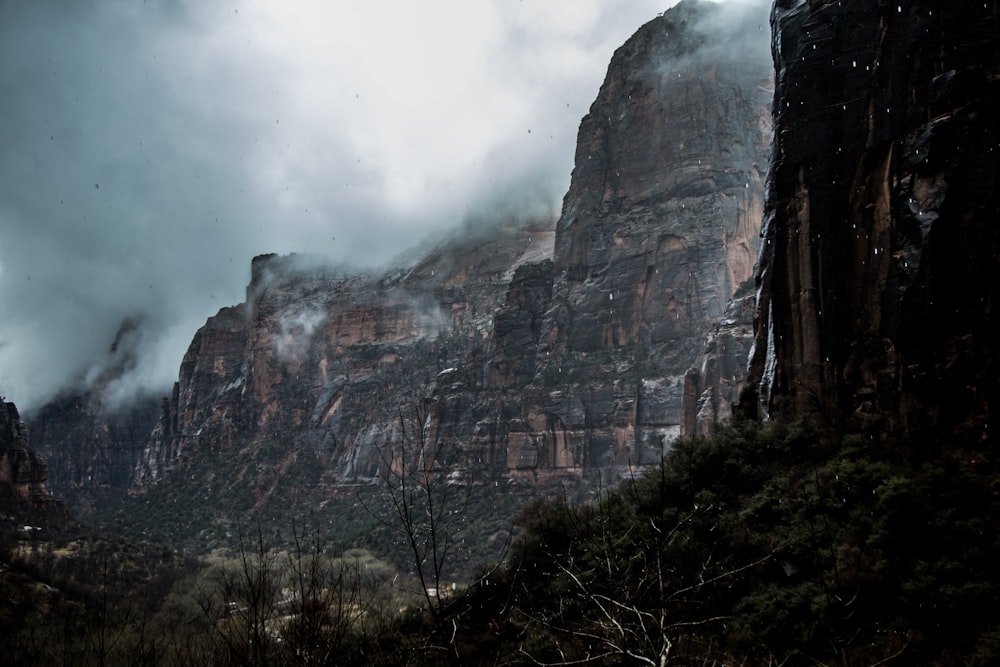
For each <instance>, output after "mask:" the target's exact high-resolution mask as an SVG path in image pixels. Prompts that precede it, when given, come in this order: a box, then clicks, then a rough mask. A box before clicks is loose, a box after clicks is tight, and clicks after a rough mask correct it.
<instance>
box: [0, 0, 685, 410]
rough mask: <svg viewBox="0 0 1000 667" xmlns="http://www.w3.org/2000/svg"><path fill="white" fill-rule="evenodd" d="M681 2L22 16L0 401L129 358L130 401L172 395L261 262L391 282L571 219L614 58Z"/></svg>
mask: <svg viewBox="0 0 1000 667" xmlns="http://www.w3.org/2000/svg"><path fill="white" fill-rule="evenodd" d="M672 4H675V3H674V2H673V1H671V2H666V3H664V2H662V1H660V2H653V1H647V0H613V1H608V0H603V1H602V0H573V1H570V0H522V1H520V2H513V1H511V0H506V1H505V0H489V1H486V0H484V1H483V2H475V3H470V2H462V1H461V0H450V1H447V0H433V1H428V2H422V3H408V2H381V3H362V2H338V3H329V2H320V1H318V0H296V1H295V2H279V1H277V0H274V1H273V2H250V1H242V0H232V1H229V2H221V1H216V0H208V1H203V0H198V1H195V0H160V1H153V0H151V1H149V2H144V3H139V2H135V1H132V0H91V1H83V0H75V1H73V2H68V1H64V0H37V1H34V2H13V1H7V0H0V145H2V146H3V150H2V151H0V239H2V242H0V306H2V310H3V317H2V319H0V394H3V395H4V396H6V398H7V399H8V400H14V401H16V402H17V403H18V404H19V406H20V407H22V408H26V409H30V408H32V407H37V406H39V404H41V403H42V402H44V401H45V400H47V399H48V398H50V397H52V396H53V395H54V393H56V392H57V391H59V390H60V389H61V388H66V387H70V386H82V385H86V384H87V383H88V382H92V381H93V380H94V379H95V378H97V377H99V376H100V374H101V372H102V371H103V370H105V368H106V366H107V365H108V364H109V363H113V362H114V360H113V359H112V357H114V356H118V357H120V356H121V355H122V349H123V347H124V348H127V351H129V352H130V353H131V354H132V355H133V356H134V358H133V359H132V360H131V361H130V362H129V363H128V364H127V365H126V366H125V367H124V371H125V373H126V375H127V378H126V382H124V383H122V384H120V385H119V386H118V388H117V394H118V395H121V394H122V391H123V388H125V389H127V391H133V390H134V391H139V390H141V389H149V390H152V391H163V390H165V389H166V388H167V387H168V386H169V384H170V383H171V382H172V381H173V380H174V379H176V375H177V369H178V366H179V364H180V360H181V357H182V355H183V353H184V350H185V349H186V347H187V345H188V343H189V342H190V340H191V337H192V335H193V334H194V332H195V330H196V329H197V328H198V327H199V326H200V325H201V324H202V323H203V322H204V321H205V319H206V318H207V317H209V316H211V315H212V314H214V313H215V312H216V311H217V310H218V308H220V307H222V306H226V305H231V304H235V303H238V302H240V301H242V299H243V296H244V288H245V286H246V283H247V282H248V280H249V266H250V259H251V257H253V256H254V255H256V254H260V253H266V252H276V253H282V254H284V253H290V252H308V253H312V254H319V255H322V256H325V257H328V258H330V259H331V260H332V261H335V262H338V263H343V264H350V265H353V266H357V267H374V266H378V265H381V264H384V263H386V262H388V261H390V260H391V259H392V258H393V257H397V256H399V254H400V253H401V252H402V251H404V250H405V249H406V248H408V247H412V246H414V245H416V244H418V243H420V242H421V241H422V240H424V239H426V238H427V237H428V236H431V235H434V234H438V233H440V232H442V231H443V230H446V229H452V228H455V227H457V226H459V225H462V224H466V225H467V224H469V221H470V220H472V221H482V220H489V218H490V212H491V211H494V210H496V211H502V212H504V214H507V213H509V212H510V211H556V210H558V206H559V201H560V199H561V197H562V195H563V194H564V192H565V190H566V188H567V186H568V184H569V176H570V172H571V170H572V159H573V153H574V143H575V139H576V131H577V127H578V124H579V120H580V118H581V117H582V116H583V115H584V114H585V113H586V112H587V109H588V107H589V105H590V103H591V102H592V100H593V98H594V96H595V95H596V93H597V90H598V88H599V86H600V83H601V81H602V79H603V77H604V73H605V70H606V67H607V63H608V62H609V60H610V58H611V54H612V52H613V51H614V49H615V48H617V47H618V46H619V45H621V44H622V43H623V42H624V41H625V40H626V39H627V38H628V37H629V36H630V35H631V34H632V33H633V32H634V31H635V30H636V29H638V27H639V26H640V25H641V24H643V23H644V22H646V21H648V20H649V19H651V18H653V17H654V16H656V15H657V14H658V13H660V12H662V11H664V10H665V9H666V8H667V6H669V5H672ZM125 321H128V322H129V323H130V324H129V328H128V331H127V335H125V336H123V337H122V339H121V342H122V343H123V344H122V345H120V346H119V348H118V352H117V355H111V354H110V353H109V348H110V346H111V344H112V342H113V341H114V340H115V336H116V332H118V331H119V329H120V327H121V325H122V323H123V322H125ZM299 324H300V325H302V326H304V324H302V323H299ZM125 343H127V345H125ZM289 344H291V342H289ZM118 363H121V362H120V361H119V362H118ZM126 393H127V392H126Z"/></svg>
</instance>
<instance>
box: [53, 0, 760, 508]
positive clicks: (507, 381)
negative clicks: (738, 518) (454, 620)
mask: <svg viewBox="0 0 1000 667" xmlns="http://www.w3.org/2000/svg"><path fill="white" fill-rule="evenodd" d="M745 12H746V13H743V10H735V9H732V8H730V7H726V8H725V9H724V8H722V7H720V6H719V5H717V4H715V3H702V2H694V1H692V0H686V1H685V2H682V3H680V4H679V5H677V6H676V7H675V8H674V9H672V10H670V11H669V12H666V13H665V14H664V15H663V16H662V17H659V18H657V19H655V20H654V21H651V22H650V23H649V24H647V25H645V26H643V27H642V28H641V29H640V30H639V31H638V32H637V33H636V34H635V35H634V36H633V37H632V38H631V39H630V40H629V41H628V42H627V43H626V44H625V45H624V46H623V47H622V48H621V49H619V50H618V51H617V52H616V54H615V56H614V58H613V60H612V62H611V64H610V66H609V69H608V75H607V78H606V80H605V83H604V85H603V86H602V88H601V91H600V93H599V95H598V97H597V100H596V101H595V102H594V104H593V106H592V108H591V110H590V113H589V114H588V115H587V116H586V118H584V119H583V121H582V123H581V126H580V131H579V138H578V149H577V154H576V165H575V168H574V172H573V177H572V183H571V186H570V189H569V192H568V193H567V195H566V197H565V200H564V203H563V209H562V213H561V216H560V218H559V220H558V221H555V220H550V221H544V222H536V223H527V222H524V221H517V222H512V223H511V224H509V225H507V226H501V227H499V228H497V229H494V230H482V231H478V232H476V231H474V230H466V231H468V232H469V233H467V234H462V235H459V236H456V237H455V238H452V239H450V240H448V241H446V242H442V243H441V244H440V245H438V246H437V247H435V248H433V249H431V250H429V251H427V252H425V253H424V254H422V255H421V256H420V258H419V259H418V260H416V261H412V262H409V263H407V264H406V265H405V267H404V268H399V269H395V270H390V271H387V272H385V273H380V274H371V275H359V274H356V273H354V274H351V273H344V272H343V271H339V270H337V269H336V268H333V267H329V266H325V265H323V264H322V263H321V262H318V261H315V260H309V259H307V258H302V257H296V256H291V257H277V256H273V255H267V256H261V257H258V258H255V259H254V261H253V264H252V271H251V274H252V275H251V280H250V284H249V286H248V288H247V297H246V301H245V303H243V304H240V305H237V306H234V307H231V308H225V309H223V310H221V311H220V312H219V313H218V314H217V315H216V316H214V317H212V318H210V319H209V320H208V322H206V324H205V326H204V327H202V328H201V330H199V331H198V332H197V334H196V335H195V337H194V339H193V340H192V343H191V346H190V348H189V349H188V352H187V354H186V355H185V357H184V359H183V362H182V364H181V368H180V373H179V377H178V382H177V384H176V386H175V388H174V390H173V392H172V394H171V396H169V397H166V398H165V399H164V400H163V401H162V405H160V406H159V407H158V408H157V413H158V415H157V418H156V419H157V421H156V424H155V428H152V434H151V436H150V437H149V438H148V439H147V440H146V442H145V445H144V447H143V448H142V451H141V453H140V454H138V455H136V465H135V466H134V473H133V475H132V476H131V481H130V484H131V490H132V491H133V492H135V493H137V494H141V493H142V492H147V491H151V490H155V489H156V488H158V487H163V486H167V485H174V486H175V487H176V486H180V487H182V488H184V489H185V494H187V495H188V496H191V497H194V494H193V493H188V492H190V491H197V493H198V497H200V498H202V502H205V503H210V502H218V503H221V502H222V501H218V500H214V501H213V500H210V499H211V498H216V499H218V498H219V495H218V494H221V493H226V494H229V495H228V496H227V498H238V500H232V501H229V500H227V501H226V502H233V503H237V502H238V503H239V504H240V506H241V507H247V506H250V507H256V508H260V507H265V506H267V507H269V508H272V509H274V511H276V512H277V511H279V509H277V508H278V506H279V505H280V506H281V507H282V508H284V509H280V511H291V508H292V507H293V506H309V507H322V506H323V504H324V503H325V502H327V501H328V500H329V499H330V498H331V497H333V496H336V495H337V494H340V493H344V492H345V489H349V488H351V485H354V484H358V483H364V482H367V481H370V480H371V479H372V478H373V477H375V476H376V475H377V474H378V471H379V469H380V468H382V467H384V466H386V465H395V464H396V462H395V461H394V460H388V459H387V453H388V452H390V450H392V449H393V448H395V447H397V446H398V445H399V444H400V443H403V442H405V441H407V440H413V439H419V440H421V441H423V442H426V443H428V445H429V446H431V447H433V449H434V451H435V452H436V455H437V456H439V458H440V461H439V463H440V464H441V465H446V466H447V468H448V470H450V471H451V473H452V474H454V475H455V479H472V478H476V479H480V480H482V479H486V480H490V485H491V486H496V487H497V488H500V487H501V486H502V485H503V484H507V483H511V484H516V483H517V482H518V480H529V481H531V482H533V483H537V484H544V483H545V482H546V481H547V480H550V479H552V478H560V479H565V478H566V476H571V477H578V476H580V475H582V474H584V473H586V472H587V471H590V470H604V469H607V468H608V467H624V466H628V465H635V464H645V463H653V462H656V461H659V459H660V455H661V453H662V451H663V446H664V445H665V444H666V443H668V442H669V441H670V440H672V439H673V438H674V437H676V436H677V435H678V434H679V433H680V431H681V430H682V424H690V429H692V430H699V429H701V430H704V429H705V428H707V424H709V423H710V422H712V421H714V420H715V419H718V418H722V417H725V416H727V415H728V410H729V402H730V401H731V399H732V397H733V393H734V391H735V390H734V389H733V388H734V387H736V388H738V387H739V386H740V383H741V382H742V374H741V373H740V372H739V369H742V368H744V367H745V358H746V357H745V353H746V349H747V346H746V345H743V347H741V346H740V345H738V344H730V342H729V340H730V339H729V338H726V336H731V335H732V333H733V332H734V331H736V329H738V328H739V327H738V326H737V324H735V322H736V320H733V319H732V317H731V316H732V313H734V312H735V313H739V312H743V311H741V310H740V308H739V307H736V310H735V311H730V314H729V315H727V314H726V313H727V310H726V309H727V304H728V302H729V301H730V299H731V298H732V297H733V295H734V293H735V292H736V290H737V288H738V287H739V286H740V285H741V284H742V283H744V282H745V281H746V280H747V279H748V278H749V277H750V275H751V272H752V267H753V263H754V261H755V258H756V256H757V252H758V244H759V228H760V224H761V216H762V211H763V182H762V180H763V172H764V166H765V163H766V159H767V154H768V150H769V140H770V131H771V126H770V115H769V109H770V99H771V93H772V85H771V76H772V69H771V65H770V62H769V59H768V58H767V50H766V45H767V34H766V12H765V10H764V9H763V8H757V9H747V10H745ZM748 33H749V38H747V34H748ZM745 42H749V43H745ZM752 44H763V45H764V48H763V57H760V53H759V49H758V53H756V54H753V48H752V46H751V45H752ZM719 45H724V47H720V46H719ZM741 303H745V302H741ZM723 318H724V322H723V323H722V324H721V325H720V328H719V329H716V324H717V323H718V322H719V321H720V319H723ZM737 319H738V318H737ZM734 327H735V328H734ZM711 332H714V333H712V335H713V336H714V337H715V338H713V341H714V342H713V343H711V344H710V346H709V350H708V352H709V353H710V354H712V355H714V356H713V359H715V361H713V362H711V363H709V362H702V361H701V360H700V357H699V355H700V354H701V353H702V352H703V350H704V349H705V345H706V342H705V340H706V339H705V337H706V335H707V334H709V333H711ZM692 366H696V367H697V370H696V371H695V372H694V374H689V373H688V371H689V370H690V369H691V368H692ZM702 371H704V372H702ZM686 376H689V377H690V378H695V376H697V383H698V384H697V392H695V395H694V397H693V400H691V401H688V402H687V403H685V399H686V398H690V397H689V396H688V394H690V393H691V387H692V386H693V385H691V384H690V382H689V381H687V380H686V379H685V378H686ZM703 396H710V397H711V399H710V400H708V399H703ZM706 400H708V402H707V403H706ZM97 427H98V428H99V427H100V424H98V425H97ZM87 428H88V429H89V428H92V427H89V426H88V427H87ZM85 430H86V429H85ZM49 432H50V433H53V432H54V431H52V430H50V431H49ZM64 447H65V445H59V444H54V445H52V446H51V449H60V448H64ZM389 459H391V455H390V456H389ZM511 480H514V481H511ZM201 494H204V495H203V496H202V495H201ZM213 494H215V495H214V496H213ZM234 494H235V495H234ZM182 495H184V494H182ZM178 497H179V496H178ZM278 499H281V502H277V500H278ZM289 500H292V501H293V502H287V501H289ZM137 502H139V501H137ZM154 504H155V503H154ZM223 509H224V508H223Z"/></svg>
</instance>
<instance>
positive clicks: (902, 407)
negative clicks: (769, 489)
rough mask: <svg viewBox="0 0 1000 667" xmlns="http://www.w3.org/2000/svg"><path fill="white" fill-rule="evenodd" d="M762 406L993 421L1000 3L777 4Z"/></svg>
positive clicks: (834, 414) (898, 423) (755, 396)
mask: <svg viewBox="0 0 1000 667" xmlns="http://www.w3.org/2000/svg"><path fill="white" fill-rule="evenodd" d="M772 29H773V35H774V36H773V54H774V60H775V68H776V80H777V89H776V94H775V102H774V119H775V124H776V128H777V131H776V135H775V144H774V152H773V158H772V162H771V168H770V175H769V177H768V188H767V189H768V198H767V203H766V213H765V232H764V239H765V246H764V248H763V251H762V254H761V262H760V268H759V271H758V273H757V283H758V286H759V299H758V310H757V320H758V321H757V328H756V342H755V345H756V347H755V354H754V356H753V363H752V367H751V378H750V391H749V392H748V393H747V395H746V397H745V400H744V408H745V409H746V410H747V411H748V412H750V413H751V414H764V415H767V414H771V415H779V416H780V415H794V414H799V413H802V412H808V413H811V414H814V415H819V416H821V417H822V418H823V419H824V420H826V421H827V423H828V424H829V425H830V426H832V427H833V428H835V429H838V430H843V429H845V428H853V427H854V426H857V425H858V424H859V423H860V422H861V421H864V420H865V419H866V418H868V417H873V416H875V417H880V418H884V419H887V420H888V422H889V424H890V426H892V427H895V428H899V429H903V430H904V431H913V430H920V429H924V428H932V429H941V430H942V431H944V432H947V431H948V430H949V429H954V428H961V429H978V430H979V431H981V432H983V433H985V429H986V424H987V421H988V419H989V416H990V413H991V412H995V410H996V407H997V399H998V384H997V377H998V366H997V363H998V355H997V340H1000V338H998V333H1000V331H998V317H1000V313H998V310H997V309H996V308H995V307H994V304H995V303H996V299H997V297H998V281H1000V236H998V227H997V220H1000V199H998V173H1000V172H998V160H1000V143H998V142H1000V124H998V122H997V118H998V111H1000V106H998V105H1000V7H998V4H997V2H995V1H989V2H953V3H944V4H942V3H936V2H896V1H893V2H882V1H880V2H819V1H810V2H803V1H801V0H795V1H791V0H778V2H777V3H776V4H775V7H774V10H773V15H772Z"/></svg>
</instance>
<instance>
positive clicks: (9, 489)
mask: <svg viewBox="0 0 1000 667" xmlns="http://www.w3.org/2000/svg"><path fill="white" fill-rule="evenodd" d="M47 479H48V469H47V468H46V467H45V464H44V463H42V461H41V459H40V458H38V456H37V455H36V454H35V452H33V451H32V450H30V449H29V448H28V431H27V429H26V428H25V425H24V422H23V421H22V420H21V415H20V414H19V413H18V411H17V406H15V405H14V404H13V403H2V402H0V499H3V500H4V501H5V502H4V503H3V505H4V507H5V509H10V507H8V504H9V503H10V502H13V503H14V504H16V505H18V506H20V507H23V508H28V509H40V508H47V507H55V506H58V503H57V502H56V501H55V499H53V498H52V496H51V495H49V492H48V489H46V487H45V481H46V480H47Z"/></svg>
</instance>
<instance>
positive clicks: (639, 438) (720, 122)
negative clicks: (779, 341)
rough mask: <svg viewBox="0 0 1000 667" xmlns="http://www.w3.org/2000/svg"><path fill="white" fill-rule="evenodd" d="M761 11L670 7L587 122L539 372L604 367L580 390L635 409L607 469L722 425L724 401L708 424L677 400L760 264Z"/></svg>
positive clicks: (627, 58)
mask: <svg viewBox="0 0 1000 667" xmlns="http://www.w3.org/2000/svg"><path fill="white" fill-rule="evenodd" d="M765 11H766V9H765V8H764V7H763V6H758V7H756V8H754V7H750V8H734V7H726V8H722V7H720V6H718V5H715V4H698V3H690V2H687V3H681V4H679V5H678V6H677V7H675V8H674V9H672V10H671V11H670V12H667V13H666V14H665V15H664V16H663V17H661V18H660V19H659V20H657V21H653V22H651V23H649V24H647V25H646V26H644V27H643V28H642V29H641V30H640V31H639V32H637V33H636V34H635V35H634V36H633V37H632V39H630V40H629V41H628V43H626V44H625V45H624V46H623V47H622V48H621V49H619V50H618V52H616V54H615V57H614V58H613V59H612V62H611V65H610V66H609V68H608V75H607V78H606V79H605V82H604V85H603V86H602V88H601V91H600V93H599V94H598V97H597V100H596V101H595V102H594V104H593V106H592V107H591V110H590V113H589V114H588V115H587V116H586V117H585V118H584V119H583V121H582V123H581V126H580V134H579V140H578V144H577V153H576V167H575V169H574V172H573V179H572V183H571V185H570V189H569V192H568V194H567V195H566V198H565V200H564V204H563V211H562V216H561V218H560V221H559V224H558V228H557V237H556V257H555V270H556V280H555V285H554V288H553V293H554V298H553V302H552V304H551V306H550V309H549V312H548V314H547V316H546V321H545V324H544V327H543V344H542V346H541V347H540V349H539V364H540V366H541V367H542V368H544V369H545V372H546V373H548V374H549V375H550V377H558V376H559V374H560V371H559V369H560V368H562V369H566V368H578V367H580V366H581V365H582V366H586V365H587V364H590V365H591V366H593V365H594V363H595V360H602V359H603V360H605V363H604V364H603V365H599V366H598V367H597V368H595V371H596V372H595V373H592V374H590V375H589V376H588V377H587V378H586V384H587V385H589V388H591V389H598V388H599V389H598V390H599V393H601V394H604V395H612V396H614V402H615V403H616V404H619V405H622V406H629V407H628V410H633V411H634V414H633V415H626V414H624V413H623V412H622V411H617V414H616V415H615V417H614V418H613V419H612V421H613V422H614V426H613V427H612V433H609V434H608V437H607V438H606V442H605V444H604V445H603V446H601V447H600V449H601V453H600V455H599V456H600V457H603V458H605V459H610V460H614V461H616V462H619V463H625V462H626V460H627V459H628V460H631V462H633V463H634V462H637V461H638V462H650V461H655V460H658V459H659V456H660V444H661V443H662V442H663V441H666V440H670V439H673V438H674V437H676V436H677V435H678V433H679V432H681V430H682V425H683V424H685V423H688V424H689V425H690V426H691V427H692V428H695V429H696V430H697V429H705V428H707V427H708V426H707V423H708V422H705V421H702V420H703V419H705V418H707V419H708V420H709V421H712V420H713V419H714V418H715V417H716V416H717V417H720V418H722V417H726V416H728V414H729V407H728V401H721V402H720V409H719V411H718V412H717V413H716V414H713V415H709V414H708V413H706V412H700V411H699V409H698V407H697V405H696V401H695V402H694V403H692V402H690V401H688V402H687V403H685V401H684V377H685V373H686V372H687V371H688V370H689V368H690V367H691V366H693V365H695V364H696V358H697V356H698V354H699V352H700V350H701V346H702V345H703V343H704V337H705V335H706V332H708V331H709V330H710V329H711V328H712V327H713V326H714V324H715V323H716V322H718V321H719V320H720V319H721V318H722V317H723V315H724V312H725V310H726V308H727V304H728V302H729V301H730V299H731V298H732V296H733V295H734V293H735V292H736V290H737V288H738V287H739V286H740V285H741V284H743V283H744V282H745V281H747V280H748V279H749V278H750V277H751V274H752V271H753V268H754V264H755V261H756V257H757V253H758V241H759V230H760V224H761V215H762V210H763V178H764V171H765V168H766V161H767V156H768V151H769V146H770V133H771V125H770V114H769V105H770V103H771V72H770V69H771V66H770V62H769V59H767V58H766V57H765V56H766V52H764V53H763V54H761V53H758V52H755V51H754V49H753V46H752V45H753V44H754V40H755V39H756V40H758V41H760V39H761V38H766V15H765ZM727 22H731V23H728V24H727ZM727 25H728V26H729V27H727ZM720 45H725V46H720ZM743 351H745V349H744V350H743ZM731 361H732V362H733V364H735V365H736V366H740V367H742V366H744V365H745V357H742V358H737V357H736V356H735V355H734V356H733V357H732V358H731ZM699 365H700V364H699ZM740 376H741V377H742V373H740ZM626 379H631V381H630V382H625V380H626ZM703 382H704V384H705V385H706V387H707V386H708V385H709V384H710V383H711V380H710V379H709V378H704V379H703ZM572 393H574V394H580V395H582V396H583V397H584V398H583V400H584V403H585V404H586V403H587V399H586V394H587V392H586V391H584V392H581V391H579V390H578V389H574V390H573V391H572ZM586 411H587V412H588V413H590V414H591V415H594V416H596V421H597V422H599V421H600V420H604V419H605V416H604V415H605V411H603V410H589V409H588V410H586ZM699 413H700V414H701V418H699ZM590 419H591V422H592V423H594V422H595V419H594V417H590ZM625 425H627V427H628V428H630V429H634V432H629V433H627V434H625V433H623V432H622V431H621V428H622V427H624V426H625ZM583 426H584V425H583V424H577V426H576V427H577V428H582V427H583ZM684 430H686V429H684ZM581 437H585V436H583V435H582V434H581ZM633 446H634V447H635V450H634V451H627V450H626V447H628V448H631V447H633Z"/></svg>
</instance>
